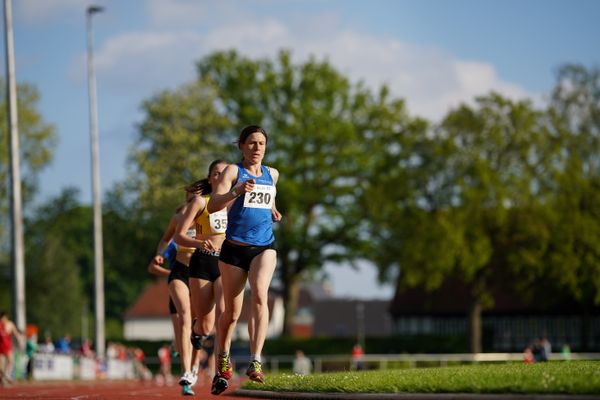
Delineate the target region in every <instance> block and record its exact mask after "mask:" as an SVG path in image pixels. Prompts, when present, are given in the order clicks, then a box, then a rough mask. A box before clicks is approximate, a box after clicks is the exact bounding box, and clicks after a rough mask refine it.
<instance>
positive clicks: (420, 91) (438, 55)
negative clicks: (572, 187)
mask: <svg viewBox="0 0 600 400" xmlns="http://www.w3.org/2000/svg"><path fill="white" fill-rule="evenodd" d="M149 4H150V5H152V6H153V7H151V8H152V9H153V10H154V11H153V12H157V13H158V12H159V9H167V8H169V7H168V6H167V3H166V2H165V1H164V0H152V1H150V2H149ZM168 4H171V3H170V2H169V3H168ZM174 4H175V5H176V6H177V7H172V8H173V10H171V15H163V17H164V21H168V20H170V19H172V18H176V17H177V16H179V15H182V14H186V12H188V13H189V16H190V17H193V16H194V15H195V14H194V13H197V12H198V10H200V9H201V8H202V7H194V6H195V5H197V4H198V3H195V2H194V3H191V2H189V1H183V0H178V1H176V2H175V3H174ZM224 7H227V5H225V6H224ZM165 14H167V12H166V11H165ZM239 14H240V15H244V13H243V11H241V12H240V13H239ZM300 20H301V21H302V22H301V23H300ZM217 22H218V21H217ZM217 22H214V23H215V27H214V28H212V29H210V30H209V31H207V32H203V33H200V32H198V31H197V30H191V29H188V30H182V29H181V28H178V29H175V28H173V29H165V28H163V29H161V30H152V31H145V32H136V33H127V34H121V35H117V36H114V37H112V38H110V39H109V40H107V41H106V42H104V43H103V44H102V45H101V46H100V47H99V49H98V50H97V56H96V60H97V61H96V62H97V71H98V74H99V76H100V74H103V75H104V77H105V79H106V80H107V81H108V82H109V84H110V85H111V86H112V87H113V88H121V89H125V90H134V89H140V90H142V93H143V94H144V95H147V93H148V92H149V91H154V90H157V89H161V88H165V87H172V86H173V85H177V84H180V83H182V82H184V81H186V80H190V79H193V78H194V76H195V66H194V62H195V61H197V60H199V59H200V58H201V57H202V56H203V55H206V54H208V53H209V52H211V51H214V50H224V49H230V48H236V49H237V50H238V51H240V52H241V53H243V54H244V55H246V56H249V57H264V56H267V57H273V56H274V55H275V54H277V52H278V51H279V50H280V49H281V48H286V49H291V50H292V54H293V56H294V59H295V60H296V61H297V62H298V61H303V60H306V59H307V58H308V57H309V56H310V55H315V56H317V57H318V58H319V59H323V58H326V59H328V60H329V61H330V62H331V63H332V64H333V65H334V66H335V67H336V68H338V69H339V70H340V71H341V72H342V73H344V74H346V75H347V76H349V77H350V78H351V79H352V80H353V81H358V80H363V81H365V82H366V83H367V84H368V85H370V86H372V87H373V88H375V87H378V86H380V85H381V84H383V83H386V84H388V85H389V86H390V88H391V89H392V92H393V93H394V95H396V96H400V97H403V98H405V99H407V101H408V107H409V111H410V112H411V113H413V114H417V115H421V116H424V117H427V118H433V119H438V118H440V117H442V116H443V115H444V114H445V113H446V112H447V111H448V109H449V108H450V107H454V106H457V105H458V104H459V103H460V102H470V101H472V100H473V99H474V98H475V96H478V95H482V94H487V93H489V92H490V91H491V90H495V91H498V92H500V93H502V94H503V95H505V96H508V97H510V98H513V99H521V98H525V97H529V98H535V97H537V96H536V95H535V94H532V93H528V92H527V91H526V90H525V89H523V88H521V87H519V86H518V85H516V84H513V83H511V82H506V81H503V80H502V79H501V78H500V77H499V76H498V73H497V71H496V69H495V68H494V66H493V65H491V64H489V63H485V62H482V61H467V60H460V59H457V58H456V57H454V56H453V55H451V54H448V53H447V52H445V51H443V50H441V49H438V48H433V47H421V46H416V45H413V44H411V43H407V42H404V41H401V40H398V39H395V38H381V37H376V36H373V35H369V34H365V33H361V32H354V31H349V30H340V29H339V26H338V25H339V24H338V23H337V19H336V16H335V15H326V16H317V17H315V18H313V19H306V18H305V17H304V18H301V19H299V20H296V21H292V22H290V23H287V24H286V23H285V22H283V21H281V20H278V19H274V18H273V17H270V18H262V19H261V20H256V21H254V23H252V24H250V23H246V24H239V23H237V22H231V21H228V20H224V19H221V20H220V23H217ZM84 61H85V60H84V59H81V60H79V62H80V63H81V62H84ZM78 70H79V71H81V70H82V69H81V68H80V67H78ZM83 71H85V69H83Z"/></svg>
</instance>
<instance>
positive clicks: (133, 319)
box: [123, 279, 284, 340]
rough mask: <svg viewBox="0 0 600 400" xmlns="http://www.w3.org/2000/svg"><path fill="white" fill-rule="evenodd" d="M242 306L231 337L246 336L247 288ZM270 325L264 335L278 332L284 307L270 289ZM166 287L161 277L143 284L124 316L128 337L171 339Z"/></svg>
mask: <svg viewBox="0 0 600 400" xmlns="http://www.w3.org/2000/svg"><path fill="white" fill-rule="evenodd" d="M245 296H246V299H245V300H244V306H243V307H242V314H241V315H240V319H239V320H238V324H237V326H236V330H235V332H234V336H233V339H241V340H248V321H249V319H250V301H249V300H250V299H249V298H248V297H249V291H246V295H245ZM268 304H269V328H268V331H267V337H274V336H279V335H281V332H282V331H283V317H284V307H283V299H282V298H281V296H280V295H279V294H277V293H275V292H273V291H269V301H268ZM168 305H169V287H168V284H167V281H166V280H164V279H161V280H158V281H155V282H153V283H152V284H150V285H149V286H147V287H146V289H145V290H144V291H143V292H142V293H141V294H140V295H139V296H138V298H137V299H136V301H135V302H134V303H133V305H132V306H131V307H130V308H129V309H128V310H127V311H126V312H125V315H124V317H123V330H124V336H125V339H128V340H172V339H173V327H172V324H171V318H170V315H169V306H168Z"/></svg>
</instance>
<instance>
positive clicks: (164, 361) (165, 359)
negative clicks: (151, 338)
mask: <svg viewBox="0 0 600 400" xmlns="http://www.w3.org/2000/svg"><path fill="white" fill-rule="evenodd" d="M158 361H159V362H160V372H159V374H158V375H156V379H157V381H158V382H159V383H165V384H167V385H169V384H170V383H171V382H172V381H173V376H172V375H171V349H170V348H169V345H168V344H164V345H163V346H162V347H161V348H160V349H158Z"/></svg>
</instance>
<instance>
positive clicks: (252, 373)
mask: <svg viewBox="0 0 600 400" xmlns="http://www.w3.org/2000/svg"><path fill="white" fill-rule="evenodd" d="M246 375H248V377H249V378H250V380H251V381H254V382H258V383H265V374H263V372H262V365H261V364H260V362H259V361H257V360H252V362H251V363H250V365H249V366H248V369H247V370H246Z"/></svg>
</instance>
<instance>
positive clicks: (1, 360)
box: [0, 311, 23, 385]
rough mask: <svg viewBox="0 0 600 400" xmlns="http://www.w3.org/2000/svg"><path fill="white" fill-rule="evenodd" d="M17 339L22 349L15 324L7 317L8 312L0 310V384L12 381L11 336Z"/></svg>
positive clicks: (20, 338) (19, 335)
mask: <svg viewBox="0 0 600 400" xmlns="http://www.w3.org/2000/svg"><path fill="white" fill-rule="evenodd" d="M13 337H14V338H15V339H16V340H17V343H18V344H19V348H20V349H23V343H22V337H21V334H20V333H19V330H18V329H17V327H16V326H15V324H14V323H13V322H12V321H11V320H9V319H8V314H7V313H6V312H4V311H0V385H4V384H10V383H12V370H13V365H14V357H13V346H12V338H13Z"/></svg>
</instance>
